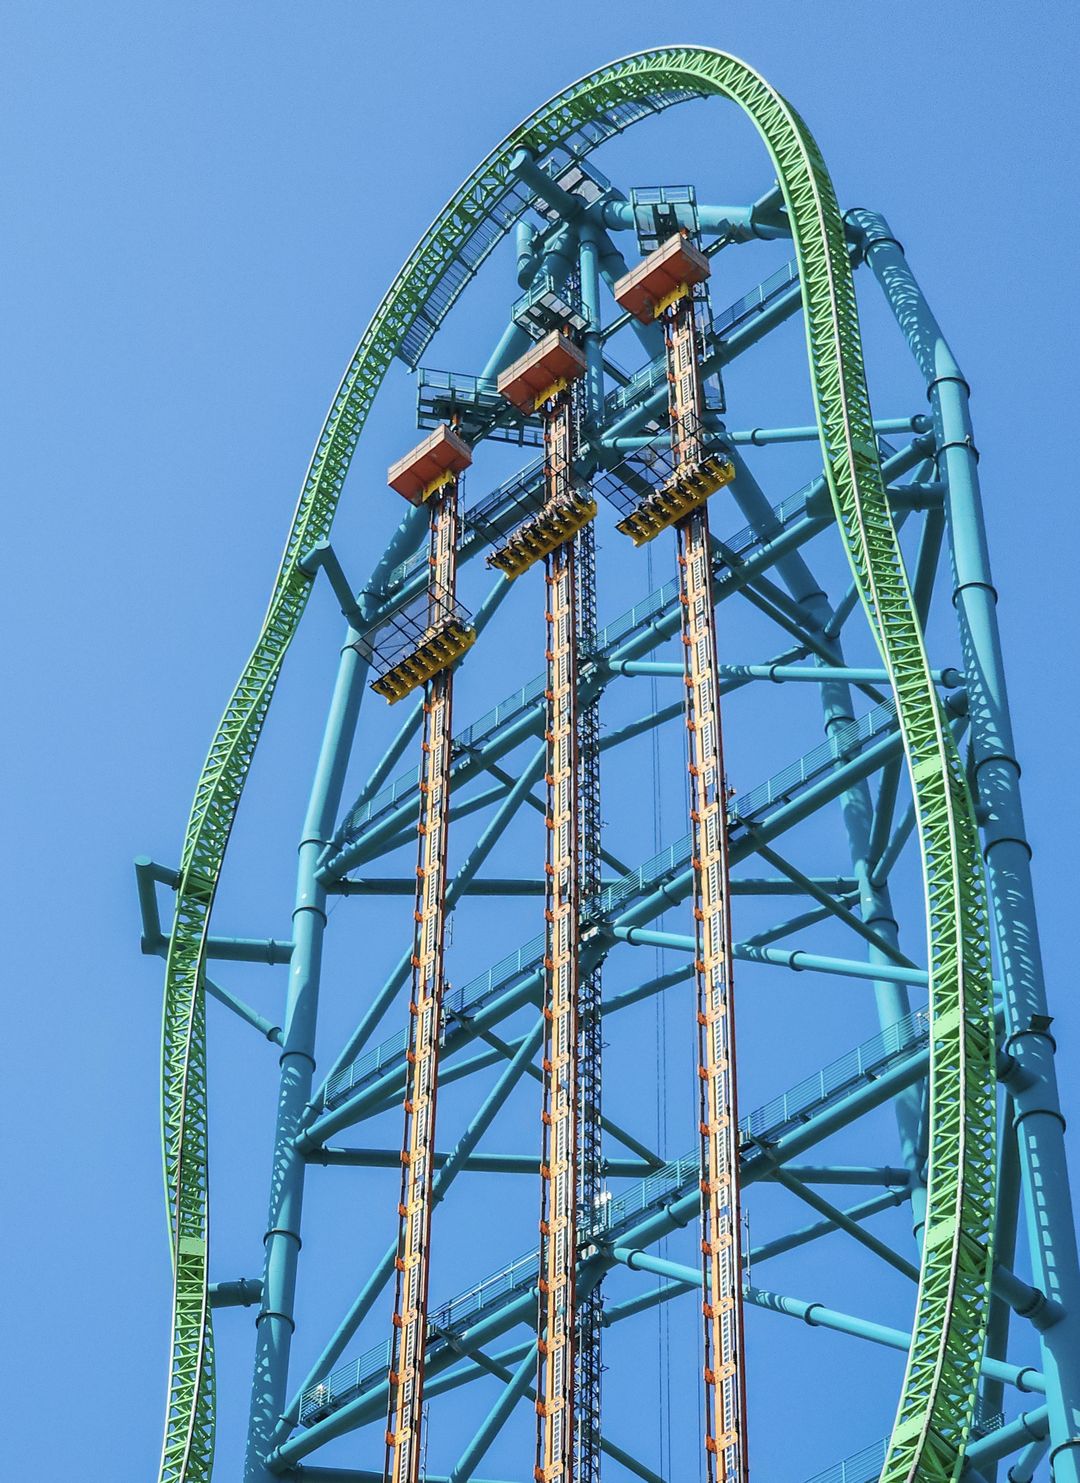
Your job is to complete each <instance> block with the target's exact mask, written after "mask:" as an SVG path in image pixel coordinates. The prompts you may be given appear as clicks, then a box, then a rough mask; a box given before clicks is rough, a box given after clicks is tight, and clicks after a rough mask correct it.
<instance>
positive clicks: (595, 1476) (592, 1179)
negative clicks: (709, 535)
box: [574, 222, 604, 1483]
mask: <svg viewBox="0 0 1080 1483" xmlns="http://www.w3.org/2000/svg"><path fill="white" fill-rule="evenodd" d="M597 236H598V234H597V231H596V228H595V227H593V226H592V224H591V223H589V222H585V223H583V224H582V226H581V231H580V259H579V260H580V273H581V312H582V316H583V317H584V319H585V321H586V329H585V334H584V347H583V348H584V350H585V361H586V365H587V371H586V379H585V383H584V386H583V388H582V391H583V393H584V395H583V396H582V401H583V403H584V406H583V408H582V411H583V415H584V421H585V426H586V429H587V431H588V433H589V436H590V437H595V436H596V433H597V430H598V429H599V427H600V423H601V421H602V418H603V407H604V366H603V355H602V346H601V343H600V266H599V252H598V245H597ZM575 545H576V563H577V615H576V616H577V633H576V642H577V650H578V663H579V666H580V665H585V664H588V663H589V662H590V661H591V660H592V658H593V656H594V652H595V648H596V529H595V526H594V525H593V523H592V521H589V523H588V524H587V525H584V526H583V527H582V528H581V530H580V531H579V532H578V534H577V538H576V542H575ZM578 741H579V747H578V808H579V819H578V826H579V829H578V871H579V879H580V892H581V905H582V908H583V913H584V917H585V919H586V920H587V919H588V915H589V906H590V903H591V902H592V901H593V900H595V899H596V898H597V897H598V896H599V894H600V889H601V885H602V881H601V858H600V847H601V831H602V824H601V818H600V698H599V695H597V696H596V698H595V699H593V700H592V701H590V702H589V703H588V704H587V705H583V706H581V707H580V714H579V716H578ZM583 925H584V924H583ZM601 972H602V970H601V967H600V964H599V963H598V964H597V965H596V966H595V967H594V968H592V969H591V970H590V971H588V972H583V973H582V974H581V981H580V984H579V1000H578V1114H577V1145H578V1146H577V1154H578V1194H577V1200H578V1212H579V1227H580V1235H581V1237H582V1240H583V1242H585V1241H587V1238H588V1237H589V1236H590V1235H592V1234H594V1232H597V1231H598V1228H599V1226H600V1225H601V1223H602V1219H603V1213H604V1211H603V1198H602V1196H603V1133H602V1128H601V1115H602V1108H603V1098H602V1085H603V1078H602V1072H603V1066H602V1060H603V1039H604V1037H603V1028H602V1022H601V1001H602V997H603V994H602V983H601ZM583 1254H585V1253H583ZM577 1310H578V1311H577V1335H576V1352H575V1364H576V1373H575V1377H574V1407H575V1430H576V1436H575V1438H574V1479H575V1483H600V1437H601V1380H602V1373H603V1365H602V1348H601V1346H602V1336H603V1316H604V1309H603V1290H602V1283H601V1281H600V1280H598V1281H597V1282H595V1283H594V1284H593V1285H592V1286H591V1287H589V1288H588V1290H587V1291H586V1292H583V1293H579V1294H578V1305H577Z"/></svg>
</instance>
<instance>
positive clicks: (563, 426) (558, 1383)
mask: <svg viewBox="0 0 1080 1483" xmlns="http://www.w3.org/2000/svg"><path fill="white" fill-rule="evenodd" d="M584 369H585V359H584V356H583V355H582V353H581V351H580V350H579V349H578V347H577V346H576V345H575V344H574V343H573V341H572V340H570V339H569V337H568V336H567V335H565V334H564V333H562V332H561V331H559V330H553V331H552V332H551V333H550V334H549V335H547V336H545V337H544V339H543V340H541V341H540V343H539V344H538V345H536V346H534V347H533V349H532V350H530V351H529V352H528V353H527V354H526V355H524V356H522V357H521V359H520V360H518V361H516V362H515V363H514V364H513V365H512V366H510V367H509V368H508V369H507V370H506V371H504V372H503V374H502V375H501V376H500V377H499V383H498V384H499V391H500V393H501V394H502V395H503V396H505V397H506V398H507V399H508V400H509V401H511V402H513V403H514V405H515V406H517V407H519V408H521V409H523V410H528V411H530V412H531V411H538V412H540V413H541V415H542V418H543V424H544V486H545V488H544V492H545V498H544V503H543V505H542V507H541V509H540V510H539V511H538V512H537V514H536V515H534V516H533V517H532V518H531V519H529V520H526V521H525V522H524V523H523V524H522V525H521V526H519V527H518V529H517V530H515V531H514V532H513V533H512V534H511V535H510V536H509V538H508V539H507V540H506V542H505V543H504V544H503V545H502V546H501V547H500V548H499V549H498V550H496V551H495V552H494V553H493V554H492V556H491V557H490V558H489V560H490V562H491V564H492V565H493V566H495V567H497V568H499V569H500V570H502V571H504V572H506V574H507V576H508V577H516V576H517V575H518V574H519V573H520V572H523V571H525V570H526V569H527V568H528V567H529V566H532V565H533V564H534V563H535V562H537V561H538V560H540V559H541V557H543V559H544V563H545V571H544V578H545V584H546V590H547V604H546V610H545V618H546V625H547V627H546V632H547V645H546V659H547V686H546V698H547V721H546V726H545V732H544V735H545V739H546V742H547V761H546V770H545V780H546V783H547V808H546V821H545V822H546V825H547V860H546V863H545V867H544V869H545V881H546V896H545V910H544V920H545V924H546V945H545V951H544V1056H543V1066H542V1070H543V1107H542V1112H541V1120H542V1125H543V1134H542V1154H541V1163H540V1182H541V1208H540V1262H539V1290H540V1297H539V1305H538V1314H537V1350H538V1366H537V1371H538V1373H537V1386H536V1414H537V1428H536V1465H535V1468H534V1477H535V1478H536V1479H537V1480H538V1483H573V1479H574V1475H575V1468H574V1452H575V1430H576V1415H575V1377H576V1369H577V1365H576V1353H575V1339H576V1333H577V1321H578V1304H577V1291H576V1269H577V1249H578V1226H579V1211H578V1128H579V1122H580V1117H581V1107H580V1084H579V1058H578V1050H579V1011H580V999H581V989H582V975H581V967H580V954H581V880H580V874H579V868H578V866H579V858H580V829H581V821H580V797H579V788H578V777H579V761H580V758H579V726H580V718H579V714H578V629H579V622H578V612H577V602H578V581H577V568H576V553H575V549H574V537H575V536H576V534H577V532H578V531H579V530H581V529H582V528H583V527H584V526H585V525H586V524H587V523H588V522H589V521H590V520H591V519H592V518H593V516H594V515H595V514H596V501H595V500H594V499H593V498H592V496H591V495H590V494H588V493H587V492H586V491H584V490H582V489H580V488H579V487H578V485H577V483H576V481H575V478H574V455H575V421H574V406H573V397H572V393H571V383H572V382H573V381H574V380H576V379H577V378H578V377H579V376H581V375H582V374H583V372H584Z"/></svg>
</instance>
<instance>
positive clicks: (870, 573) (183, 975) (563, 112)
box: [161, 47, 995, 1483]
mask: <svg viewBox="0 0 1080 1483" xmlns="http://www.w3.org/2000/svg"><path fill="white" fill-rule="evenodd" d="M710 95H718V96H721V97H725V98H728V99H730V100H732V101H734V102H735V103H737V104H738V105H739V106H740V107H741V108H742V109H743V110H744V112H745V113H746V114H747V115H748V116H749V118H750V119H751V120H752V121H753V123H754V124H755V125H756V127H757V129H758V131H759V133H760V134H761V136H762V138H763V140H764V142H765V145H766V147H767V148H768V151H769V153H770V155H771V157H772V160H773V163H774V165H775V167H776V171H777V176H778V179H779V182H780V185H781V187H782V189H783V193H784V198H785V201H786V203H787V208H788V214H789V218H790V221H791V226H792V232H793V236H794V240H795V249H796V253H797V256H798V261H799V267H800V270H801V276H802V292H803V303H804V308H805V322H806V337H807V346H808V350H809V362H810V373H811V381H812V385H813V392H814V398H815V402H816V406H817V416H818V424H819V428H820V434H821V445H822V451H823V455H824V460H825V467H826V470H827V472H828V479H829V484H830V488H831V492H832V498H833V503H834V507H835V511H836V516H837V520H838V523H839V526H840V529H841V532H842V534H843V537H844V540H845V544H846V546H847V551H848V555H849V559H850V562H851V566H852V569H853V571H854V573H855V577H856V580H857V582H858V586H859V590H860V593H861V595H862V600H863V605H864V607H865V609H866V613H867V616H868V618H869V621H870V623H871V625H872V628H873V630H874V633H875V636H876V639H877V643H878V647H879V649H880V650H881V654H882V657H883V659H884V661H885V664H886V666H887V667H888V670H889V673H890V675H891V677H892V683H893V689H894V692H895V695H896V702H897V709H898V713H899V716H900V719H901V723H902V727H903V735H904V745H905V749H906V754H907V759H908V767H909V770H910V773H911V779H912V786H913V791H914V794H915V800H916V807H917V812H918V821H919V834H920V841H921V847H922V856H923V866H924V881H925V888H926V901H927V921H928V936H929V958H930V967H931V988H930V1007H931V1015H932V1027H933V1029H932V1056H931V1071H930V1109H931V1129H930V1148H931V1150H932V1153H931V1166H930V1171H929V1205H928V1210H927V1220H926V1239H925V1246H924V1251H923V1258H922V1269H921V1274H920V1281H919V1290H918V1298H917V1303H916V1317H915V1324H914V1337H913V1340H912V1345H911V1352H910V1356H909V1359H908V1364H907V1370H906V1373H905V1376H904V1382H903V1387H902V1391H901V1397H900V1403H899V1409H898V1412H897V1417H896V1423H895V1426H894V1429H893V1434H892V1439H891V1442H890V1446H889V1452H888V1457H887V1460H886V1463H885V1468H884V1471H883V1473H882V1480H883V1483H900V1480H910V1483H915V1480H918V1483H931V1480H933V1483H944V1480H952V1479H955V1478H957V1477H958V1475H959V1472H960V1469H961V1467H962V1460H963V1449H964V1444H965V1441H966V1437H967V1434H968V1431H969V1428H970V1423H971V1416H972V1410H973V1406H974V1396H975V1388H976V1382H977V1378H978V1372H979V1365H980V1360H981V1355H982V1348H983V1341H984V1336H985V1326H986V1307H987V1298H988V1288H989V1277H990V1268H991V1262H992V1251H991V1231H992V1216H993V1204H994V1157H993V1150H994V1118H995V1083H994V1041H993V1019H992V1008H993V1006H992V990H991V979H990V964H989V944H988V938H987V925H986V912H985V903H984V898H983V885H982V866H981V857H980V852H979V846H978V837H977V832H976V828H975V823H974V818H973V813H972V807H971V801H970V797H969V794H968V790H967V786H966V780H965V777H964V773H963V769H962V766H961V763H960V759H959V757H958V755H957V753H956V750H955V747H954V746H953V743H952V740H951V737H950V735H949V733H948V731H947V730H946V729H945V728H944V727H943V725H942V721H941V716H940V713H939V710H938V706H937V701H936V697H935V692H934V689H933V686H932V684H931V679H930V672H929V668H928V664H927V659H926V654H925V650H924V647H923V641H922V634H921V632H920V628H919V624H918V620H917V618H916V616H915V613H914V610H913V608H912V604H911V599H910V594H909V591H908V586H907V581H906V578H905V574H904V569H903V564H902V561H901V557H900V552H899V547H898V545H897V540H896V533H895V530H894V528H893V525H892V520H891V516H890V512H889V508H888V505H887V502H886V498H885V491H884V486H883V483H882V479H881V471H880V466H879V461H878V454H877V447H876V443H875V440H874V436H873V431H872V425H871V420H870V406H869V399H868V395H867V390H866V382H865V377H864V374H863V365H862V349H861V343H860V337H859V326H858V316H857V311H856V305H855V294H854V285H853V282H852V277H851V269H850V264H849V260H848V256H847V252H846V248H845V242H844V233H843V226H842V222H841V219H840V214H839V210H838V207H837V204H836V197H835V194H834V191H833V187H832V183H831V181H830V179H829V175H828V172H827V171H826V169H825V165H824V163H823V161H822V158H821V155H820V154H819V152H818V149H817V146H816V145H815V143H814V141H813V139H812V138H811V136H810V134H809V132H808V131H807V129H806V126H805V125H804V124H803V122H802V120H801V119H800V118H799V116H798V114H796V113H795V111H794V110H793V109H792V108H791V107H790V106H789V105H788V104H787V103H786V102H785V101H784V100H783V98H781V97H780V96H779V94H777V93H776V92H774V91H773V89H772V88H770V87H769V86H768V84H767V83H766V82H764V81H763V79H762V78H761V77H759V76H758V74H757V73H756V72H754V71H753V70H752V69H751V68H750V67H747V66H746V65H745V64H744V63H743V62H740V61H738V60H737V59H736V58H734V57H731V56H728V55H726V54H724V53H722V52H718V51H713V50H711V49H707V48H703V47H665V48H662V49H659V50H655V51H650V52H642V53H639V54H637V55H635V56H631V57H627V58H624V59H623V60H622V61H619V62H615V63H613V64H611V65H610V66H608V67H605V68H603V69H601V70H600V71H598V72H595V73H593V74H591V75H590V76H588V77H586V78H584V79H582V80H581V81H580V82H577V83H575V84H574V85H573V86H571V87H569V88H567V89H566V90H565V91H564V92H562V93H560V94H559V95H558V96H556V97H555V98H553V99H552V100H551V101H550V102H549V103H547V104H546V105H545V106H544V107H543V108H541V109H540V110H539V111H538V112H537V113H535V114H533V115H532V116H531V117H530V118H529V119H527V120H526V121H525V123H524V124H522V125H521V126H519V127H518V128H517V129H515V130H514V132H513V133H512V134H510V135H509V136H508V137H507V139H505V140H504V141H503V143H502V144H501V145H500V146H499V148H498V149H496V150H495V151H494V152H493V153H492V154H490V155H489V156H488V157H487V158H486V159H485V160H484V161H483V163H482V164H481V165H480V166H479V167H478V169H477V170H476V171H474V173H473V174H472V175H471V176H470V177H469V179H468V180H467V181H466V182H465V184H464V185H463V186H462V188H461V189H460V190H459V191H458V192H457V193H456V194H455V195H454V197H453V198H452V200H451V201H450V203H449V205H447V206H446V207H445V208H444V210H443V211H442V212H441V213H440V214H439V216H438V217H437V218H436V220H435V222H434V223H433V224H432V226H431V227H430V228H429V230H428V232H427V233H426V234H425V236H424V237H423V238H422V240H421V241H420V243H419V244H418V246H417V247H416V249H415V250H414V251H413V253H412V254H411V256H410V257H409V259H408V261H407V262H406V264H405V266H404V267H403V268H402V270H401V272H400V273H399V274H398V276H397V278H396V279H395V281H394V283H393V284H392V286H391V288H390V290H389V292H388V293H387V294H386V296H385V298H384V299H383V301H382V303H381V304H380V305H379V308H378V310H377V311H376V313H375V316H374V318H373V319H372V321H371V324H370V325H369V326H368V329H367V331H366V332H365V334H364V337H363V339H362V340H361V342H360V344H359V346H358V348H357V350H356V353H355V355H354V356H353V359H352V361H351V363H350V365H349V367H348V370H347V371H346V373H345V376H344V378H343V380H342V382H341V385H340V386H339V388H338V391H337V395H336V396H335V398H334V401H333V405H332V406H331V409H330V412H329V415H328V417H327V419H326V423H325V425H324V427H323V430H322V433H321V436H320V438H319V441H318V445H317V447H316V449H315V453H314V456H313V458H312V461H311V465H310V467H309V469H308V473H307V477H306V479H305V482H304V487H303V490H302V492H301V495H300V499H299V503H298V505H297V508H296V512H295V515H294V517H293V523H292V527H291V529H290V532H289V538H288V542H287V544H286V547H285V553H284V556H283V559H282V563H281V567H280V569H279V571H278V574H277V578H276V581H275V583H274V588H273V593H272V596H271V599H270V605H269V608H268V610H267V614H266V618H265V620H264V622H263V626H262V630H261V632H260V634H259V638H258V642H257V643H256V645H255V649H254V651H253V653H252V655H251V657H250V659H249V660H248V662H247V664H246V665H245V667H244V671H243V674H242V675H241V678H240V681H239V683H238V685H237V687H236V690H235V691H234V693H233V695H232V698H231V699H230V701H229V704H228V706H227V708H226V710H225V714H224V716H223V717H222V720H221V722H220V724H219V726H218V730H217V734H216V736H215V738H214V742H213V745H212V747H211V749H210V754H209V756H208V758H207V761H206V764H205V766H204V768H203V772H202V775H201V777H200V779H199V784H198V788H197V790H196V794H195V801H194V805H193V807H192V811H191V817H190V820H189V823H188V828H187V835H186V838H185V843H184V852H183V857H182V862H181V873H180V883H179V887H178V891H177V904H176V916H175V921H174V924H173V930H172V937H171V941H170V946H169V954H168V962H167V966H166V976H165V1009H164V1029H163V1128H164V1159H165V1182H166V1192H167V1201H168V1211H169V1222H170V1231H171V1236H172V1245H173V1254H174V1267H175V1289H174V1306H173V1343H172V1363H171V1374H170V1391H169V1404H168V1410H167V1416H166V1426H165V1441H164V1449H163V1454H162V1465H161V1478H162V1480H163V1483H165V1480H181V1479H183V1480H195V1479H199V1480H202V1479H208V1478H209V1476H210V1471H211V1467H212V1463H213V1433H214V1416H213V1348H212V1339H211V1330H210V1318H209V1312H208V1305H207V1266H206V1262H207V1239H208V1209H207V1148H206V1143H207V1123H206V1090H205V1024H204V1017H203V1015H204V1001H203V986H202V964H203V953H204V943H205V938H206V933H207V929H208V924H209V918H210V911H211V907H212V905H213V899H214V893H215V890H216V887H217V882H218V876H219V872H220V868H221V864H222V860H223V857H224V853H225V848H226V845H227V843H228V838H229V834H230V831H231V828H232V824H233V820H234V818H235V815H236V809H237V806H238V803H239V800H240V794H241V791H242V789H243V785H244V780H245V777H246V774H247V771H248V768H249V766H250V764H251V759H252V755H253V753H254V750H255V745H256V743H257V741H258V738H259V733H260V730H261V728H262V724H263V720H264V718H265V716H266V712H267V709H268V707H269V704H270V700H271V696H272V694H273V690H274V686H275V683H276V681H277V677H278V674H279V672H280V668H281V663H282V660H283V659H284V656H285V652H286V650H287V648H288V645H289V642H290V640H291V638H292V635H293V633H294V632H295V630H296V627H297V624H298V623H299V621H300V617H301V614H302V612H303V609H304V605H305V602H306V599H307V595H308V591H309V588H310V585H311V582H310V578H309V577H308V576H306V575H305V574H304V573H303V572H301V571H300V570H299V568H298V567H297V561H298V559H299V558H300V557H301V556H302V555H303V554H304V552H305V551H307V550H308V549H309V548H310V547H311V546H312V545H313V544H314V543H315V542H316V541H318V540H321V539H324V538H325V537H326V536H327V534H328V533H329V530H330V525H331V522H332V520H333V516H334V511H335V508H336V506H337V502H338V499H339V496H340V494H341V489H342V485H343V483H344V479H345V475H346V473H347V471H348V467H349V463H350V460H351V457H352V452H353V449H354V447H355V445H356V440H357V438H358V436H359V434H360V430H361V428H362V426H363V424H364V421H365V418H366V416H367V413H368V410H369V409H370V406H371V403H372V401H373V399H374V396H375V393H376V391H377V390H378V387H379V385H380V384H381V382H382V379H383V376H384V375H385V372H386V370H387V367H388V366H389V364H390V361H391V360H392V359H393V357H394V356H395V355H400V356H401V357H402V359H405V360H407V361H408V362H409V363H412V364H414V363H415V361H416V359H417V358H418V356H419V354H420V353H421V352H422V350H423V348H424V346H425V345H426V344H427V342H428V340H429V339H430V338H431V335H432V334H434V332H435V329H436V328H437V327H438V324H439V323H440V322H441V320H442V318H443V317H444V316H445V314H446V312H447V310H448V309H449V307H450V305H451V304H452V303H453V302H454V300H455V299H456V298H457V296H458V294H459V293H460V291H461V289H462V288H463V287H464V286H465V284H466V283H467V282H468V280H469V278H470V277H471V275H472V273H473V272H474V271H475V269H476V267H477V266H478V265H479V263H480V262H481V261H482V260H483V258H484V257H486V256H487V253H488V252H489V251H490V250H491V248H492V247H493V246H494V245H495V243H496V242H497V241H498V240H499V239H500V237H501V236H502V235H503V234H504V233H505V232H506V230H507V229H508V228H509V227H510V225H511V224H512V222H513V221H514V219H515V218H516V217H517V216H519V215H520V214H521V212H522V211H523V210H524V209H525V206H526V204H527V201H526V198H525V195H524V193H523V192H522V190H521V187H520V186H519V185H518V184H517V182H516V180H515V178H514V177H513V176H512V175H511V173H510V159H511V157H512V155H513V153H514V151H515V150H517V149H518V148H520V147H521V146H522V145H525V146H527V147H529V148H530V149H531V150H532V151H533V152H534V154H535V155H536V156H537V157H539V158H541V159H542V158H543V157H544V156H545V155H546V154H547V153H548V152H549V151H550V150H552V149H553V148H555V147H556V146H562V147H564V148H568V149H570V150H571V151H572V152H574V153H577V154H585V153H587V152H588V151H589V150H590V149H591V148H592V147H594V146H595V145H596V144H597V143H600V142H602V140H604V139H606V138H609V137H610V136H611V135H613V134H615V133H618V132H619V131H620V130H622V129H624V128H626V127H628V126H629V125H630V124H632V123H634V122H636V121H637V120H638V119H639V118H641V117H644V116H645V115H647V114H649V113H653V112H656V111H658V110H659V109H662V108H665V107H667V106H669V105H670V104H671V103H675V102H679V101H682V100H684V99H687V98H691V97H705V96H710Z"/></svg>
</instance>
